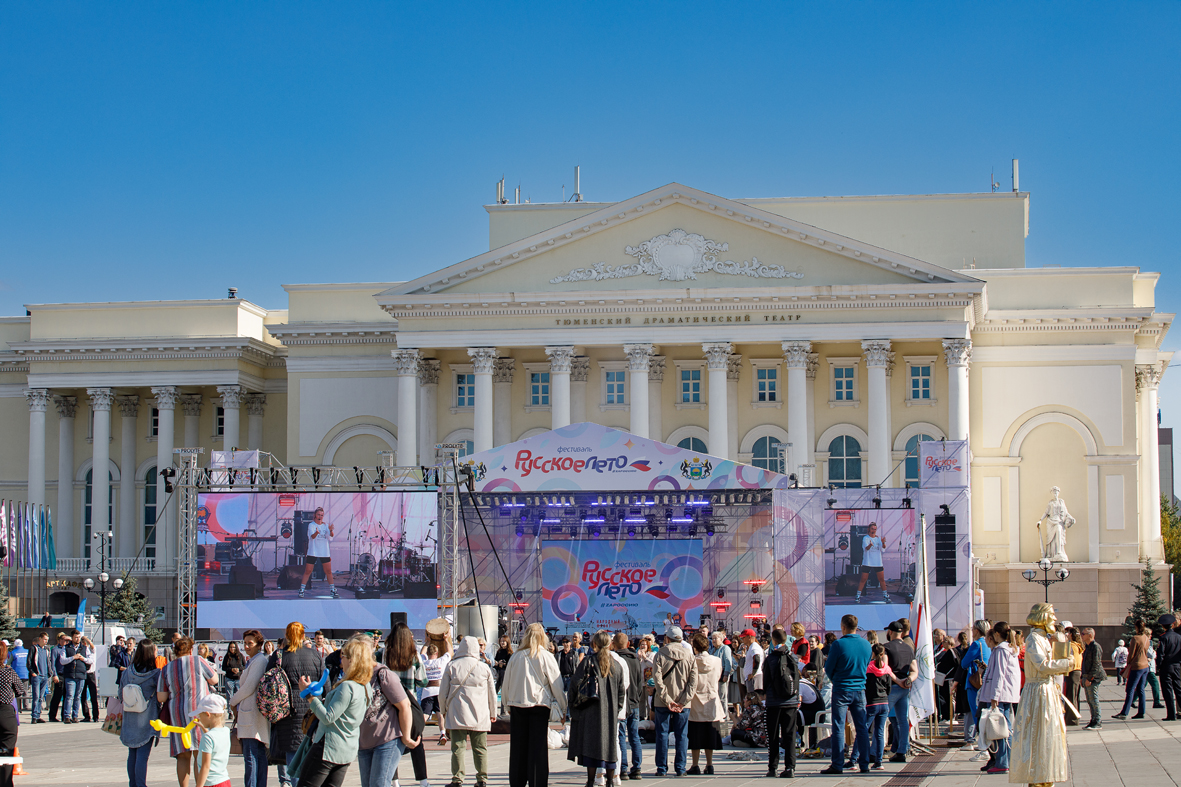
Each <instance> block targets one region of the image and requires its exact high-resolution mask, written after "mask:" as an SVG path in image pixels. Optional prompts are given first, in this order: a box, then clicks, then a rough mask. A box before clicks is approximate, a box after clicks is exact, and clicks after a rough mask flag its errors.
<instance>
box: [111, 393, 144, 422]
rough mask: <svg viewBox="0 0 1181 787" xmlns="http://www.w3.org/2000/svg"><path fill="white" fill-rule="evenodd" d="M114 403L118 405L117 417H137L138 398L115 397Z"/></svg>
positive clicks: (132, 395)
mask: <svg viewBox="0 0 1181 787" xmlns="http://www.w3.org/2000/svg"><path fill="white" fill-rule="evenodd" d="M115 401H116V402H118V404H119V415H121V416H123V417H124V418H135V417H136V416H138V415H139V397H138V396H135V395H134V394H130V395H128V396H116V397H115Z"/></svg>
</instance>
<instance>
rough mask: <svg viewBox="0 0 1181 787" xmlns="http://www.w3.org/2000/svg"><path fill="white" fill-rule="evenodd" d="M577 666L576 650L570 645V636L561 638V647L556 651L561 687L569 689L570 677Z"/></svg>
mask: <svg viewBox="0 0 1181 787" xmlns="http://www.w3.org/2000/svg"><path fill="white" fill-rule="evenodd" d="M577 668H578V651H576V650H575V649H574V648H573V647H572V646H571V645H570V638H569V637H567V638H566V639H563V640H562V649H561V650H559V651H558V674H559V675H561V676H562V689H563V690H565V691H569V690H570V679H571V678H572V677H574V670H575V669H577Z"/></svg>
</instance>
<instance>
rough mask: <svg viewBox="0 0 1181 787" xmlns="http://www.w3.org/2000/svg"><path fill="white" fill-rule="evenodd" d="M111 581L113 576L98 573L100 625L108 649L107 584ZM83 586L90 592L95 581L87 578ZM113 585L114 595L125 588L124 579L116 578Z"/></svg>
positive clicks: (102, 572)
mask: <svg viewBox="0 0 1181 787" xmlns="http://www.w3.org/2000/svg"><path fill="white" fill-rule="evenodd" d="M110 579H111V575H110V574H108V573H107V572H105V571H100V572H99V573H98V582H99V586H98V595H99V599H100V601H99V603H100V604H101V605H102V606H101V609H100V610H99V616H100V619H101V621H102V622H101V624H100V625H101V626H102V632H103V647H106V645H107V582H108V581H109V580H110ZM82 584H83V585H84V586H85V587H86V590H87V591H88V592H89V591H91V590H93V589H94V580H93V579H91V578H90V577H87V578H86V579H85V580H83V581H82ZM111 585H112V586H113V587H114V588H115V590H114V593H118V592H119V589H120V588H121V587H123V578H122V577H115V581H114V582H111Z"/></svg>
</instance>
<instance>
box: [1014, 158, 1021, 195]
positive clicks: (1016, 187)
mask: <svg viewBox="0 0 1181 787" xmlns="http://www.w3.org/2000/svg"><path fill="white" fill-rule="evenodd" d="M1019 191H1021V180H1020V178H1019V172H1018V170H1017V159H1013V193H1014V194H1016V193H1017V192H1019Z"/></svg>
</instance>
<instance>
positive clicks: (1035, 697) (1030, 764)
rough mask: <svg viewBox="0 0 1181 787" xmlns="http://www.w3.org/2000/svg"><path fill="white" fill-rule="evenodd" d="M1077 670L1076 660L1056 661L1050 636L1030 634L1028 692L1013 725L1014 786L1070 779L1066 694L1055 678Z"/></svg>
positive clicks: (1039, 632)
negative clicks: (1063, 694) (1063, 698)
mask: <svg viewBox="0 0 1181 787" xmlns="http://www.w3.org/2000/svg"><path fill="white" fill-rule="evenodd" d="M1073 667H1074V660H1073V659H1072V658H1069V657H1067V658H1063V659H1055V658H1053V642H1051V641H1050V639H1049V637H1047V636H1046V632H1044V631H1042V630H1041V629H1032V630H1031V631H1030V633H1029V639H1028V640H1026V642H1025V688H1023V689H1021V702H1020V703H1019V704H1018V705H1017V716H1016V718H1015V719H1014V721H1013V737H1012V740H1011V743H1012V757H1011V760H1010V762H1009V781H1010V782H1011V783H1013V784H1052V783H1053V782H1064V781H1066V780H1067V779H1069V778H1070V775H1069V768H1068V767H1067V761H1066V719H1065V717H1064V716H1063V715H1062V691H1061V689H1059V688H1058V683H1057V681H1055V680H1054V678H1055V677H1056V676H1058V675H1065V674H1066V673H1068V672H1070V671H1071V669H1073Z"/></svg>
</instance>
